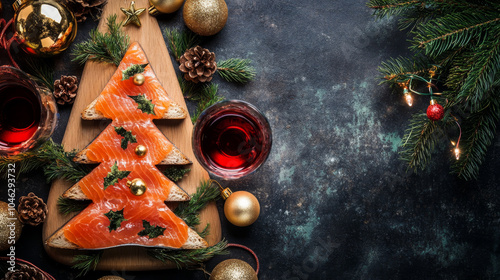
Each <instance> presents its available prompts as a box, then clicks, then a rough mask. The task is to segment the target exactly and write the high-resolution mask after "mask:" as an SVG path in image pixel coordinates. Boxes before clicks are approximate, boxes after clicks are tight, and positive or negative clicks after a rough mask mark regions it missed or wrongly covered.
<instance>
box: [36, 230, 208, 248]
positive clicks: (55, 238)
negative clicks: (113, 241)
mask: <svg viewBox="0 0 500 280" xmlns="http://www.w3.org/2000/svg"><path fill="white" fill-rule="evenodd" d="M45 244H47V245H48V246H50V247H52V248H59V249H85V248H80V247H79V246H78V245H76V244H75V243H73V242H71V241H69V240H68V239H67V238H66V236H64V230H63V228H61V229H59V230H58V231H56V232H55V233H54V234H53V235H52V236H51V237H49V239H47V241H45ZM126 245H129V244H126ZM130 245H131V244H130ZM207 247H208V243H207V242H206V241H205V240H204V239H203V238H201V237H200V236H199V235H198V234H197V233H196V232H195V231H194V230H193V229H191V228H188V239H187V240H186V242H185V243H184V245H182V246H181V248H180V249H202V248H207ZM103 249H104V248H103Z"/></svg>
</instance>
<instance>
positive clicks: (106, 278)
mask: <svg viewBox="0 0 500 280" xmlns="http://www.w3.org/2000/svg"><path fill="white" fill-rule="evenodd" d="M97 280H125V279H124V278H121V277H120V276H114V275H109V276H103V277H101V278H99V279H97Z"/></svg>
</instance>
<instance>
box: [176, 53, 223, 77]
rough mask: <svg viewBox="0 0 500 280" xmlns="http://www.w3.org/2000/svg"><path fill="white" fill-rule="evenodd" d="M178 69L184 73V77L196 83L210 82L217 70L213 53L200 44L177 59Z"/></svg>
mask: <svg viewBox="0 0 500 280" xmlns="http://www.w3.org/2000/svg"><path fill="white" fill-rule="evenodd" d="M179 63H180V65H179V70H181V72H183V73H185V74H184V79H186V80H188V81H191V82H194V83H198V82H202V83H204V82H210V81H211V80H212V76H213V74H214V73H215V71H217V62H216V61H215V54H214V53H213V52H210V51H209V50H207V49H204V48H202V47H200V46H196V47H194V48H190V49H189V50H187V51H186V52H185V53H184V54H183V55H182V56H181V58H180V59H179Z"/></svg>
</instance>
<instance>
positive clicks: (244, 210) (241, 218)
mask: <svg viewBox="0 0 500 280" xmlns="http://www.w3.org/2000/svg"><path fill="white" fill-rule="evenodd" d="M224 214H225V215H226V218H227V220H228V221H229V222H230V223H231V224H233V225H235V226H239V227H246V226H249V225H251V224H253V223H254V222H255V221H256V220H257V218H258V217H259V214H260V204H259V201H258V200H257V198H256V197H255V196H254V195H253V194H251V193H249V192H246V191H237V192H234V193H232V194H231V195H230V196H229V197H228V198H227V199H226V202H225V203H224Z"/></svg>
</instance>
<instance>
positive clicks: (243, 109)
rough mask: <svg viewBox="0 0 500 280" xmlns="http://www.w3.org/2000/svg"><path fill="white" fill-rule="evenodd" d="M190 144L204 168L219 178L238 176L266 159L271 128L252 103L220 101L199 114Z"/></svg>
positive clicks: (249, 171)
mask: <svg viewBox="0 0 500 280" xmlns="http://www.w3.org/2000/svg"><path fill="white" fill-rule="evenodd" d="M192 143H193V151H194V154H195V156H196V158H197V159H198V161H199V162H200V164H201V165H202V166H203V168H205V169H206V170H207V171H208V172H210V173H211V174H212V175H215V176H217V177H220V178H222V179H237V178H241V177H243V176H245V175H248V174H250V173H252V172H254V171H255V170H256V169H257V168H259V166H261V165H262V164H263V163H264V162H265V161H266V159H267V157H268V155H269V152H270V151H271V144H272V135H271V127H270V126H269V122H268V121H267V119H266V117H265V116H264V115H263V114H262V113H261V112H260V111H259V110H258V109H257V108H255V106H253V105H252V104H250V103H247V102H245V101H240V100H226V101H221V102H218V103H216V104H214V105H212V106H210V107H208V108H207V109H205V110H204V111H203V112H202V113H201V114H200V116H199V118H198V120H197V121H196V123H195V125H194V132H193V142H192Z"/></svg>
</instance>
